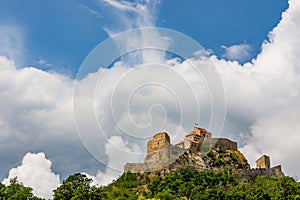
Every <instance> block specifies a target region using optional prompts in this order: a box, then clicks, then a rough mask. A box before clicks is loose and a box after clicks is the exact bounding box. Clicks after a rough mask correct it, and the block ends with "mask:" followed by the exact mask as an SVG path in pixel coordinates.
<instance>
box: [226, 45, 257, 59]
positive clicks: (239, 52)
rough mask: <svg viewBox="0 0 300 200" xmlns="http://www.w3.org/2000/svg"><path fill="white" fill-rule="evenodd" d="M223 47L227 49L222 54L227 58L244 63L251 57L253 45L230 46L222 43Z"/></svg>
mask: <svg viewBox="0 0 300 200" xmlns="http://www.w3.org/2000/svg"><path fill="white" fill-rule="evenodd" d="M222 48H223V49H224V50H225V53H224V54H223V56H222V57H223V58H225V59H228V60H237V61H240V62H242V63H243V62H245V61H246V60H248V59H249V58H251V51H252V47H251V46H250V45H249V44H237V45H232V46H229V47H227V46H225V45H222Z"/></svg>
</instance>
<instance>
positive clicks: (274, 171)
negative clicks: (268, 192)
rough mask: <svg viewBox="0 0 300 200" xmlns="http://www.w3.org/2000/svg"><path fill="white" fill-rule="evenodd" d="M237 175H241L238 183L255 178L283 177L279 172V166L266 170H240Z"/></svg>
mask: <svg viewBox="0 0 300 200" xmlns="http://www.w3.org/2000/svg"><path fill="white" fill-rule="evenodd" d="M238 174H239V175H241V178H240V181H247V180H250V179H255V177H257V176H265V177H275V178H280V177H283V176H284V173H283V172H282V170H281V165H278V166H275V167H272V168H268V169H263V168H256V169H248V170H240V171H238Z"/></svg>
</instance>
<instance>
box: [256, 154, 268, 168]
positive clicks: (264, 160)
mask: <svg viewBox="0 0 300 200" xmlns="http://www.w3.org/2000/svg"><path fill="white" fill-rule="evenodd" d="M256 168H259V169H269V168H270V157H269V156H267V155H263V156H262V157H260V158H259V159H258V160H257V161H256Z"/></svg>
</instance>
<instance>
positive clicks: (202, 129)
mask: <svg viewBox="0 0 300 200" xmlns="http://www.w3.org/2000/svg"><path fill="white" fill-rule="evenodd" d="M195 128H196V129H198V130H200V131H201V132H204V133H207V132H208V131H207V130H206V129H204V128H200V127H195Z"/></svg>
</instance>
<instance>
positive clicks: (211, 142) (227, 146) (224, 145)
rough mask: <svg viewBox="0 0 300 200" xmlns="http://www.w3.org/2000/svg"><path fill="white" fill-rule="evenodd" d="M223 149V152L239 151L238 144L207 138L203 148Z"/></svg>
mask: <svg viewBox="0 0 300 200" xmlns="http://www.w3.org/2000/svg"><path fill="white" fill-rule="evenodd" d="M205 146H209V147H210V148H212V149H213V148H217V147H219V148H221V149H222V150H237V149H238V147H237V143H236V142H233V141H231V140H229V139H226V138H205V139H204V141H203V143H202V147H205Z"/></svg>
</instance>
